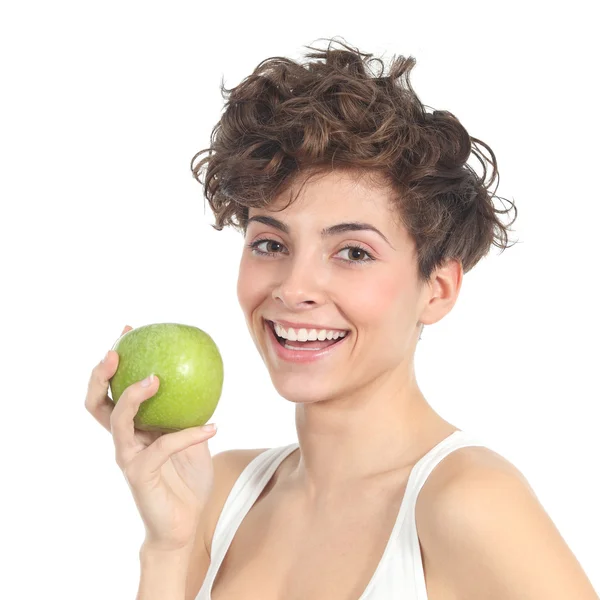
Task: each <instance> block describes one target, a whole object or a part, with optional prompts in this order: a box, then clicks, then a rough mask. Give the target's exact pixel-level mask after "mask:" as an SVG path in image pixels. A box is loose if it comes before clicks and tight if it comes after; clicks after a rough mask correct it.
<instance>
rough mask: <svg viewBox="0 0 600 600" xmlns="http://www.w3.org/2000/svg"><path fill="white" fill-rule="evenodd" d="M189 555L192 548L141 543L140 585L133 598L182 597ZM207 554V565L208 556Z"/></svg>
mask: <svg viewBox="0 0 600 600" xmlns="http://www.w3.org/2000/svg"><path fill="white" fill-rule="evenodd" d="M203 545H204V544H202V546H203ZM192 555H193V552H192V550H191V548H184V549H181V550H159V549H156V548H151V547H148V546H146V544H143V545H142V547H141V549H140V585H139V588H138V594H137V597H136V600H185V594H186V579H187V574H188V569H189V566H190V561H191V557H192ZM206 558H207V565H206V567H207V568H208V562H209V559H208V556H207V557H206Z"/></svg>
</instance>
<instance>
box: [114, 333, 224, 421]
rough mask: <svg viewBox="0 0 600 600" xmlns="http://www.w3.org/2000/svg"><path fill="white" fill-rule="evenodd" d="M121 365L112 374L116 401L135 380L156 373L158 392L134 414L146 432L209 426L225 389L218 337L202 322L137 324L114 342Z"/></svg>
mask: <svg viewBox="0 0 600 600" xmlns="http://www.w3.org/2000/svg"><path fill="white" fill-rule="evenodd" d="M112 350H114V351H115V352H117V354H118V355H119V366H118V368H117V371H116V373H115V374H114V375H113V377H112V378H111V379H110V390H111V393H112V400H113V402H114V403H115V404H116V403H117V402H118V401H119V398H120V397H121V394H122V393H123V392H124V391H125V388H127V387H129V386H130V385H131V384H133V383H136V382H137V381H140V380H142V379H145V378H146V377H147V376H148V375H150V374H151V373H154V374H155V375H156V376H157V377H158V379H159V387H158V391H157V392H156V394H155V395H154V396H152V397H151V398H149V399H148V400H145V401H144V402H142V404H141V405H140V408H139V410H138V412H137V414H136V416H135V418H134V423H135V426H136V427H137V428H138V429H141V430H143V431H162V432H169V431H178V430H180V429H186V428H187V427H196V426H198V425H204V424H205V423H206V422H207V421H208V420H209V419H210V418H211V416H212V415H213V413H214V411H215V409H216V408H217V403H218V402H219V398H220V397H221V390H222V388H223V360H222V358H221V354H220V353H219V349H218V348H217V345H216V344H215V342H214V341H213V339H212V338H211V337H210V336H209V335H208V334H207V333H205V332H204V331H202V330H201V329H198V327H193V326H191V325H181V324H179V323H155V324H152V325H144V326H143V327H138V328H137V329H132V330H131V331H128V332H127V333H125V334H124V335H122V336H121V337H120V338H119V339H118V340H117V341H116V342H115V345H114V346H113V347H112Z"/></svg>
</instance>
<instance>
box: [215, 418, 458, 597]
mask: <svg viewBox="0 0 600 600" xmlns="http://www.w3.org/2000/svg"><path fill="white" fill-rule="evenodd" d="M463 433H464V431H463V430H461V429H457V430H456V431H453V432H452V433H451V434H450V435H448V436H446V437H445V438H444V439H443V440H441V441H440V442H439V443H437V444H436V445H435V446H434V447H433V448H431V449H430V450H429V451H428V452H427V453H426V454H424V455H423V456H422V457H421V458H420V459H419V460H418V461H417V462H416V463H415V464H414V465H413V466H412V468H411V470H410V472H409V474H408V480H407V482H406V488H405V490H404V494H403V496H402V500H401V502H400V507H399V508H398V513H397V515H396V520H395V522H394V526H393V527H392V530H391V531H390V535H389V537H388V541H387V543H386V545H385V548H384V550H383V554H382V555H381V559H380V560H379V562H378V563H377V566H376V567H375V570H374V571H373V575H372V576H371V579H370V580H369V582H368V583H367V585H366V587H365V589H364V590H363V592H362V594H361V595H360V596H359V598H358V600H367V594H369V593H370V592H371V591H372V589H373V587H374V586H375V584H376V582H377V578H378V576H379V573H380V572H381V570H382V569H383V566H384V565H385V561H386V559H387V557H388V555H389V554H390V552H391V550H392V547H393V545H394V541H395V540H396V538H397V536H398V532H399V530H400V527H402V523H403V522H404V517H405V516H406V511H407V510H408V508H407V506H408V505H407V502H408V500H407V497H408V496H409V492H410V491H411V490H412V488H413V485H414V481H413V480H414V479H415V477H416V476H417V472H418V468H419V467H420V466H421V465H422V464H423V463H424V462H425V460H426V459H427V458H428V457H429V456H430V455H431V454H432V453H433V452H434V451H435V450H437V449H438V448H439V447H440V446H441V445H442V444H444V443H446V442H447V441H448V440H450V439H451V438H454V437H456V436H458V435H461V434H463ZM299 447H300V444H299V443H297V442H296V443H294V444H290V445H289V446H284V447H283V449H282V452H281V455H280V456H279V457H278V458H277V461H275V462H274V463H271V465H270V468H271V469H272V473H271V475H270V476H269V479H268V480H267V481H266V482H265V485H264V486H263V489H264V488H265V487H266V486H267V485H268V484H269V482H270V481H271V479H272V478H273V475H274V474H275V471H276V470H277V468H278V467H279V465H280V464H281V463H282V462H283V461H284V460H285V459H286V458H287V457H288V456H289V455H290V454H291V453H292V452H293V451H295V450H297V449H298V448H299ZM259 456H263V454H260V455H259ZM257 458H258V457H257ZM250 464H252V463H250ZM255 472H256V471H253V473H252V475H253V474H254V473H255ZM261 491H262V490H259V491H258V495H260V492H261ZM257 498H258V496H257ZM255 502H256V499H255V500H254V502H253V503H252V504H250V506H249V507H248V508H247V510H246V512H245V513H244V515H243V516H242V519H241V521H240V522H239V523H238V526H237V528H236V531H235V532H234V534H233V537H235V533H237V530H238V529H239V528H240V526H241V524H242V522H243V520H244V519H245V518H246V515H247V514H248V513H249V512H250V510H251V509H252V507H253V506H254V504H255ZM233 537H232V539H231V541H230V542H229V545H228V546H227V548H226V549H225V552H224V553H223V556H222V557H221V560H220V561H219V564H218V566H217V568H216V570H215V572H214V575H213V577H212V580H211V581H210V585H209V588H208V600H212V588H213V585H214V583H215V580H216V579H217V575H218V574H219V571H220V569H221V565H222V564H223V560H224V559H225V556H226V554H227V552H228V550H229V546H231V543H232V542H233Z"/></svg>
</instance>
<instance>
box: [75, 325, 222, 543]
mask: <svg viewBox="0 0 600 600" xmlns="http://www.w3.org/2000/svg"><path fill="white" fill-rule="evenodd" d="M131 329H133V328H132V327H129V326H125V328H124V329H123V331H122V333H121V335H124V334H125V333H126V332H127V331H130V330H131ZM118 363H119V355H118V354H117V352H115V351H113V350H111V351H109V352H108V354H107V357H106V359H105V360H104V361H103V362H100V363H99V364H98V365H96V367H94V369H93V370H92V374H91V377H90V380H89V384H88V390H87V395H86V398H85V407H86V409H87V410H88V411H89V412H90V413H91V414H92V416H93V417H94V418H95V419H96V420H97V421H98V422H99V423H100V424H101V425H102V426H103V427H104V428H105V429H107V430H108V431H109V432H111V433H112V436H113V441H114V444H115V458H116V462H117V464H118V465H119V467H120V469H121V470H122V471H123V474H124V475H125V479H126V480H127V483H128V484H129V487H130V489H131V492H132V494H133V498H134V500H135V503H136V506H137V508H138V511H139V513H140V516H141V517H142V520H143V521H144V525H145V527H146V540H145V541H144V544H146V545H147V546H152V547H153V548H157V549H162V550H179V549H183V548H187V547H190V546H191V545H192V544H193V542H194V538H195V535H196V531H197V527H198V522H199V519H200V516H201V514H202V511H203V509H204V507H205V506H206V503H207V501H208V498H209V495H210V492H211V490H212V486H213V479H214V474H213V465H212V457H211V455H210V452H209V449H208V439H209V438H211V437H212V436H213V435H214V434H215V430H214V429H213V430H211V429H210V426H204V427H190V428H188V429H183V430H181V431H176V432H172V433H166V434H162V433H159V432H151V431H140V430H139V429H136V428H135V426H134V423H133V418H134V417H135V415H136V413H137V411H138V409H139V407H140V405H141V403H142V402H144V400H148V399H149V398H151V397H152V396H154V395H155V394H156V392H157V391H158V387H159V385H160V382H159V381H158V378H157V377H156V376H154V381H153V382H152V383H151V384H150V386H149V387H143V386H142V382H136V383H134V384H132V385H130V386H129V387H128V388H126V389H125V391H124V392H123V394H122V395H121V397H120V398H119V400H118V401H117V403H116V404H114V403H113V401H112V400H111V398H110V397H109V396H108V385H109V383H108V382H109V379H110V378H111V377H112V376H113V375H114V374H115V372H116V370H117V366H118ZM207 428H208V429H207Z"/></svg>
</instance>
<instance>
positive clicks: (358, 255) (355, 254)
mask: <svg viewBox="0 0 600 600" xmlns="http://www.w3.org/2000/svg"><path fill="white" fill-rule="evenodd" d="M364 253H365V251H364V250H362V249H361V248H351V249H350V253H349V254H348V256H350V258H353V259H354V258H355V259H356V260H361V259H362V256H363V254H364Z"/></svg>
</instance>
